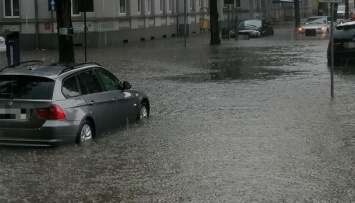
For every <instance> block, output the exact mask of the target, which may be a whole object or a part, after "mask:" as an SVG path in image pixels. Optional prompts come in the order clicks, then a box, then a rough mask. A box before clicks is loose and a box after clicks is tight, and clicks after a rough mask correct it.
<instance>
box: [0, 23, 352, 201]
mask: <svg viewBox="0 0 355 203" xmlns="http://www.w3.org/2000/svg"><path fill="white" fill-rule="evenodd" d="M208 43H209V35H207V34H206V35H199V36H194V37H190V38H188V39H187V47H186V48H185V47H184V41H183V38H170V39H163V40H156V41H147V42H142V43H136V44H126V45H123V46H122V47H116V48H114V47H112V48H105V49H89V50H88V60H90V61H96V62H99V63H101V64H102V65H104V66H106V67H107V68H108V69H110V70H111V71H113V72H114V73H115V74H116V75H117V76H118V77H119V78H120V79H121V80H128V81H130V82H131V83H132V85H133V87H135V88H137V89H141V90H143V91H144V92H145V93H147V94H148V96H149V97H150V101H151V107H152V109H151V117H150V118H149V119H148V120H147V121H145V122H143V123H138V124H133V125H129V126H126V127H124V128H122V129H119V130H118V131H117V132H112V133H111V134H106V135H102V136H99V137H98V138H97V139H95V141H94V142H92V143H88V144H86V145H84V146H75V145H74V144H73V145H70V144H69V145H65V146H61V147H59V148H50V149H48V148H16V147H6V148H3V147H2V148H0V203H3V202H4V203H8V202H26V203H27V202H167V203H171V202H354V201H355V187H354V185H355V159H354V153H355V137H354V133H353V132H354V130H355V115H354V114H353V112H354V113H355V110H354V108H355V96H354V87H355V74H354V71H352V69H351V67H347V68H345V67H339V69H341V70H338V71H337V72H336V75H335V98H334V99H331V97H330V73H329V68H328V67H327V61H326V49H327V45H328V40H327V39H322V38H321V37H307V38H306V37H300V36H298V35H295V34H294V33H293V32H292V26H280V27H276V28H275V36H271V37H265V38H261V39H250V40H239V41H234V39H231V40H230V41H227V40H222V44H221V45H220V46H209V45H208ZM83 56H84V51H83V49H82V48H78V49H77V50H76V59H77V62H81V61H83V58H84V57H83ZM30 59H42V60H44V61H46V62H50V61H54V62H55V61H56V60H57V52H56V51H48V50H41V51H33V52H26V51H24V52H23V53H22V60H30ZM0 63H3V64H5V60H4V57H3V56H1V61H0ZM354 68H355V66H354Z"/></svg>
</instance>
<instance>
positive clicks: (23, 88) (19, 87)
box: [0, 75, 54, 99]
mask: <svg viewBox="0 0 355 203" xmlns="http://www.w3.org/2000/svg"><path fill="white" fill-rule="evenodd" d="M53 88H54V81H53V80H51V79H48V78H42V77H32V76H13V75H11V76H10V75H1V76H0V99H51V98H52V94H53Z"/></svg>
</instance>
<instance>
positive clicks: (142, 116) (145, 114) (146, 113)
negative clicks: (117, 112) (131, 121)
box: [137, 102, 149, 120]
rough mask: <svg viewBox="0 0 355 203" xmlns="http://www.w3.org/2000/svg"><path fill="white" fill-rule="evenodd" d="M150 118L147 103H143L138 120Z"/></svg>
mask: <svg viewBox="0 0 355 203" xmlns="http://www.w3.org/2000/svg"><path fill="white" fill-rule="evenodd" d="M148 116H149V111H148V105H147V103H145V102H142V103H141V105H140V107H139V112H138V116H137V120H143V119H146V118H148Z"/></svg>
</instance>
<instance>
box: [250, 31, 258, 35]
mask: <svg viewBox="0 0 355 203" xmlns="http://www.w3.org/2000/svg"><path fill="white" fill-rule="evenodd" d="M251 34H252V35H260V32H259V31H256V30H255V31H253V32H252V33H251Z"/></svg>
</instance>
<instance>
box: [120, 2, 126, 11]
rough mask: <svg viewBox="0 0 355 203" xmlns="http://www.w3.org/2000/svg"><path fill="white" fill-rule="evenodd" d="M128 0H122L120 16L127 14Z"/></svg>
mask: <svg viewBox="0 0 355 203" xmlns="http://www.w3.org/2000/svg"><path fill="white" fill-rule="evenodd" d="M126 5H127V4H126V0H120V14H126V9H127V8H126Z"/></svg>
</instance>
